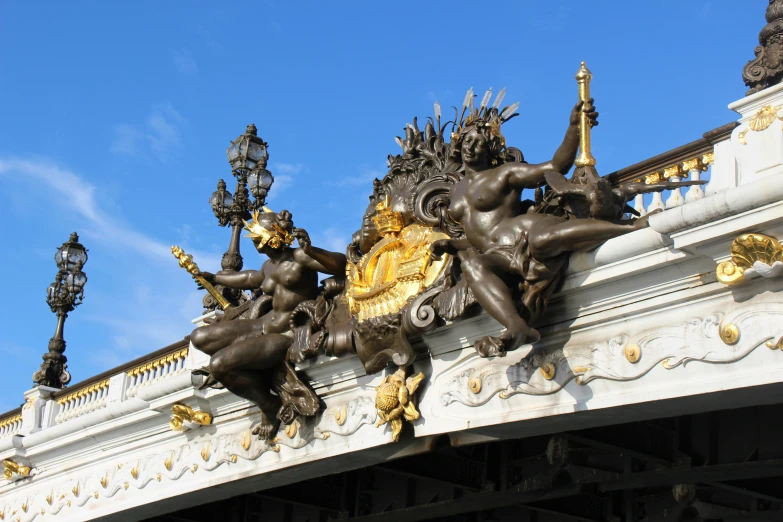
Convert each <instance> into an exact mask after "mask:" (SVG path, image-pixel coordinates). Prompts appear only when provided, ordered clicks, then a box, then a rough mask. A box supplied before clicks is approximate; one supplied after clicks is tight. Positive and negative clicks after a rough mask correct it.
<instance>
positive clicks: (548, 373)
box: [539, 362, 557, 381]
mask: <svg viewBox="0 0 783 522" xmlns="http://www.w3.org/2000/svg"><path fill="white" fill-rule="evenodd" d="M539 370H540V371H541V375H543V376H544V379H546V380H547V381H551V380H552V379H554V378H555V375H556V374H557V367H555V365H554V364H552V363H551V362H548V363H544V364H542V365H541V367H540V368H539Z"/></svg>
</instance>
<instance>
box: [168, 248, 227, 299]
mask: <svg viewBox="0 0 783 522" xmlns="http://www.w3.org/2000/svg"><path fill="white" fill-rule="evenodd" d="M171 253H172V254H174V257H175V258H177V260H178V261H179V266H181V267H182V268H184V269H185V270H187V271H188V273H189V274H190V275H193V276H196V281H198V283H199V284H200V285H201V286H203V287H204V290H206V291H207V292H209V295H211V296H212V297H214V298H215V300H216V301H217V302H218V304H219V305H220V307H221V308H222V309H223V310H228V309H229V308H231V304H230V303H229V302H228V301H227V300H226V298H225V297H223V296H222V295H220V292H218V291H217V290H216V289H215V287H214V286H212V284H211V283H210V282H209V281H207V280H206V279H204V278H203V277H201V276H199V275H196V274H198V273H199V269H198V265H197V264H196V263H195V262H194V261H193V256H191V255H190V254H186V253H185V251H184V250H182V249H181V248H180V247H178V246H173V247H171Z"/></svg>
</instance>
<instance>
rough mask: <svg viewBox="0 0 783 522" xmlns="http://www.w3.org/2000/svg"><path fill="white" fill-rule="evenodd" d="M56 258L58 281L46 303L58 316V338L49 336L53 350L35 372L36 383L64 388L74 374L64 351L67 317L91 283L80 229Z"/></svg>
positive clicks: (47, 296) (72, 235)
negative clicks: (83, 270)
mask: <svg viewBox="0 0 783 522" xmlns="http://www.w3.org/2000/svg"><path fill="white" fill-rule="evenodd" d="M54 261H55V263H57V269H58V270H57V275H56V276H55V279H54V283H52V284H51V285H49V288H48V290H47V293H46V303H47V304H48V305H49V308H51V310H52V312H54V313H55V314H56V315H57V328H56V329H55V331H54V337H52V338H51V339H49V351H48V352H47V353H45V354H44V355H43V363H41V368H40V369H39V370H38V371H37V372H35V373H34V374H33V382H35V384H37V385H41V386H48V387H50V388H63V387H65V386H66V385H67V384H68V383H69V382H70V381H71V374H70V373H68V370H67V365H66V364H65V363H66V362H67V360H68V359H67V358H66V357H65V353H64V352H65V339H64V338H63V328H64V327H65V319H66V318H67V317H68V313H69V312H72V311H73V309H74V308H76V307H77V306H79V305H80V304H82V301H83V300H84V284H85V283H86V282H87V276H86V275H85V274H84V272H82V268H83V267H84V264H85V263H86V262H87V249H86V248H84V246H83V245H82V244H81V243H79V236H78V235H77V234H76V232H74V233H73V234H71V237H70V239H68V241H66V242H65V243H63V244H62V245H61V246H60V248H58V249H57V252H56V253H55V254H54Z"/></svg>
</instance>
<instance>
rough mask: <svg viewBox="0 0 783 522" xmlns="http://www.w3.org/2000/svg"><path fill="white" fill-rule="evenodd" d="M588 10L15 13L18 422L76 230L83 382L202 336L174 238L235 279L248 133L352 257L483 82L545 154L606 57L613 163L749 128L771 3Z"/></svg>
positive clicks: (5, 142) (50, 5) (513, 134)
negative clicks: (405, 143) (240, 155)
mask: <svg viewBox="0 0 783 522" xmlns="http://www.w3.org/2000/svg"><path fill="white" fill-rule="evenodd" d="M585 5H587V4H586V3H585V2H571V1H565V0H563V1H559V2H541V1H533V0H527V1H518V2H508V3H503V2H496V3H490V4H486V3H476V2H470V3H468V2H460V1H452V2H448V3H446V2H405V1H395V2H311V1H301V2H283V1H278V0H267V1H255V2H246V3H242V2H222V3H216V2H187V3H186V2H146V1H138V2H133V3H131V4H129V3H127V2H126V3H118V2H102V3H98V2H91V3H88V2H55V1H44V2H4V3H3V5H2V6H0V190H2V194H3V198H4V201H5V203H4V204H3V205H2V206H0V230H2V235H3V245H4V250H5V251H4V253H3V255H0V268H1V269H2V270H1V271H0V273H1V274H3V275H2V277H3V285H2V287H3V290H4V292H3V293H4V296H3V299H1V300H0V357H2V361H3V364H2V365H3V368H4V369H5V371H4V372H3V383H2V385H0V386H2V388H0V412H2V411H6V410H8V409H10V408H13V407H15V406H17V405H19V403H20V402H21V401H22V393H23V392H24V390H26V389H29V388H30V386H31V383H32V381H31V375H32V373H33V372H34V371H35V370H36V369H37V368H38V366H39V364H40V360H41V359H40V357H41V355H42V354H43V353H44V352H45V351H46V345H47V342H48V340H49V337H51V335H52V333H53V332H54V327H55V317H54V315H53V314H52V313H51V312H50V311H49V309H48V307H47V305H46V303H45V300H44V297H45V290H46V288H47V286H48V285H49V283H50V282H51V281H52V280H53V277H54V275H55V265H54V261H53V255H54V251H55V249H56V247H57V246H58V245H60V244H61V243H62V242H63V241H65V240H66V239H67V238H68V235H69V234H70V233H71V232H72V231H74V230H76V231H78V232H79V234H80V236H81V238H82V242H83V243H84V244H85V245H86V246H87V247H88V248H89V251H90V252H89V254H90V259H89V261H88V263H87V265H86V266H85V272H86V273H87V275H88V277H89V281H88V283H87V286H86V290H85V300H84V304H83V305H82V306H81V307H80V308H79V309H77V310H76V311H75V312H74V313H72V314H71V316H70V317H69V319H68V321H67V323H66V328H65V337H66V340H67V343H68V348H67V352H66V354H67V355H68V358H69V368H70V370H71V373H72V374H73V382H74V383H75V382H76V381H79V380H81V379H83V378H86V377H89V376H90V375H93V374H95V373H98V372H100V371H103V370H106V369H108V368H110V367H112V366H114V365H117V364H120V363H122V362H124V361H127V360H130V359H132V358H135V357H138V356H140V355H143V354H145V353H148V352H150V351H153V350H156V349H158V348H161V347H163V346H165V345H167V344H170V343H172V342H175V341H177V340H178V339H181V338H182V337H183V336H185V335H186V334H188V332H189V331H190V329H191V324H190V320H191V319H192V318H194V317H196V316H198V315H199V314H200V311H201V306H200V294H199V292H198V291H197V290H196V288H195V286H194V284H193V282H192V281H191V280H190V279H189V278H188V276H187V275H186V274H185V273H184V271H182V270H181V269H180V268H179V267H177V266H176V263H175V261H174V259H173V258H171V255H170V253H169V252H168V248H169V246H170V245H172V244H179V245H180V246H182V247H183V248H184V249H185V250H186V251H189V252H190V251H192V252H193V253H194V254H195V256H196V261H197V262H198V263H199V265H200V266H201V267H202V268H203V269H205V270H209V269H212V270H214V269H217V268H218V266H219V260H220V256H221V255H222V253H223V252H224V251H225V249H226V247H227V246H228V241H229V231H228V230H227V229H223V228H219V227H218V226H217V221H216V219H215V218H214V216H213V215H212V212H211V210H210V207H209V205H208V201H207V200H208V197H209V195H210V194H211V192H212V191H213V190H215V186H216V183H217V180H218V179H219V178H225V179H226V180H227V181H228V180H229V178H231V174H230V169H229V166H228V163H227V160H226V157H225V150H226V147H227V145H228V143H229V140H230V139H233V138H235V137H236V136H237V135H239V134H241V133H242V132H243V131H244V129H245V126H246V125H247V124H248V123H251V122H254V123H255V124H256V125H257V126H258V129H259V135H261V136H262V137H263V138H264V139H265V140H267V141H268V142H269V144H270V148H269V152H270V167H271V170H272V171H273V173H274V175H275V177H276V182H275V185H274V186H273V187H272V191H271V195H270V198H269V200H268V203H269V206H271V207H272V208H274V209H276V210H278V209H281V208H287V209H288V210H290V211H291V212H292V213H293V215H294V221H295V223H296V224H297V226H300V227H304V228H306V229H307V230H309V231H310V234H311V236H312V237H313V242H314V244H316V245H319V246H324V247H327V248H336V249H339V250H342V249H343V248H344V246H345V244H346V243H347V241H348V240H349V238H350V235H351V233H352V232H353V231H354V230H355V229H356V228H357V227H358V226H359V221H360V217H361V214H362V212H363V210H364V208H365V207H366V201H367V199H366V198H367V195H368V194H369V193H370V191H371V181H372V179H373V177H375V176H380V175H382V174H383V172H384V170H385V169H384V167H385V161H386V156H387V154H389V153H396V152H397V146H396V145H395V144H394V140H393V137H394V136H395V135H399V134H401V133H402V128H403V127H404V125H405V123H407V122H409V121H411V120H412V118H413V116H416V115H418V116H419V117H420V119H423V118H424V117H426V116H427V115H430V114H431V113H432V103H433V102H434V101H436V100H437V101H439V102H440V103H441V104H442V105H443V106H444V107H448V106H450V105H458V104H460V103H461V101H462V98H463V96H464V92H465V90H466V89H467V88H468V87H470V86H473V87H474V89H475V90H476V91H478V92H480V93H481V92H483V90H484V89H486V88H487V87H490V86H492V87H494V88H495V91H497V90H498V89H499V88H501V87H504V86H505V87H506V88H507V92H508V94H507V97H506V101H508V102H509V103H510V102H513V101H519V102H520V103H521V107H520V110H519V112H520V113H521V116H520V117H518V118H516V119H515V120H513V121H512V122H510V123H509V124H508V125H507V126H505V127H504V133H505V135H506V137H507V140H508V142H509V144H510V145H515V146H518V147H520V148H521V149H522V150H523V151H524V153H525V156H526V158H527V159H528V160H530V161H543V160H546V159H548V158H549V157H551V154H552V153H553V152H554V150H555V148H556V147H557V146H558V144H559V140H560V139H561V138H562V135H563V132H564V130H565V126H566V124H567V121H568V113H569V110H570V108H571V107H572V106H573V103H574V102H575V100H576V85H575V82H574V80H573V75H574V73H575V72H576V70H577V69H578V66H579V62H580V61H581V60H586V61H587V64H588V67H589V68H590V69H591V70H592V72H593V74H594V81H593V84H592V89H593V94H594V96H595V98H596V106H597V107H598V110H599V111H600V113H601V116H600V120H601V126H600V127H598V128H597V129H596V131H594V134H593V143H594V145H593V147H594V154H595V156H596V157H597V158H598V168H599V170H600V171H601V172H603V173H608V172H611V171H613V170H616V169H618V168H621V167H624V166H627V165H629V164H632V163H635V162H637V161H640V160H642V159H645V158H647V157H650V156H652V155H655V154H658V153H660V152H663V151H665V150H668V149H670V148H673V147H676V146H678V145H682V144H684V143H687V142H689V141H692V140H694V139H697V138H699V137H700V136H701V134H702V133H703V132H705V131H707V130H710V129H712V128H714V127H717V126H719V125H722V124H724V123H727V122H729V121H731V120H733V119H735V115H734V114H733V113H732V112H731V111H729V110H728V109H727V108H726V106H727V104H728V103H730V102H732V101H734V100H736V99H739V98H741V97H742V96H743V95H744V92H745V88H744V86H743V84H742V80H741V71H742V67H743V66H744V64H745V63H746V62H747V61H748V60H749V59H751V58H752V57H753V49H754V47H755V46H756V45H757V40H756V38H757V35H758V31H759V30H760V29H761V28H762V26H763V25H764V23H765V22H764V9H765V7H766V5H767V2H766V1H765V0H743V1H742V2H737V1H736V0H709V1H703V0H688V1H683V0H658V1H656V2H629V1H627V0H626V1H619V0H616V1H600V0H599V1H595V2H590V6H591V7H590V9H589V10H587V9H586V8H585V7H583V6H585ZM232 187H233V184H232V183H229V188H230V189H231V188H232ZM243 242H244V243H243V244H242V251H243V254H244V257H245V266H246V267H249V268H257V267H259V266H260V264H261V262H262V259H260V258H259V257H258V255H257V254H255V253H254V251H253V250H252V245H251V244H250V243H249V242H247V240H245V239H243ZM9 370H11V371H9Z"/></svg>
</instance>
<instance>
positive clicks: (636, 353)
mask: <svg viewBox="0 0 783 522" xmlns="http://www.w3.org/2000/svg"><path fill="white" fill-rule="evenodd" d="M623 355H625V358H626V359H628V362H631V363H637V362H639V359H641V357H642V349H641V348H640V347H639V345H638V344H629V345H628V346H626V347H625V349H624V350H623Z"/></svg>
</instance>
